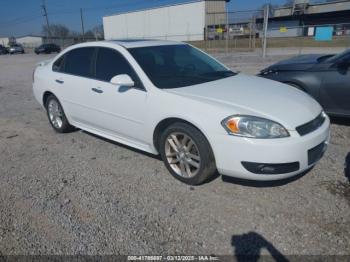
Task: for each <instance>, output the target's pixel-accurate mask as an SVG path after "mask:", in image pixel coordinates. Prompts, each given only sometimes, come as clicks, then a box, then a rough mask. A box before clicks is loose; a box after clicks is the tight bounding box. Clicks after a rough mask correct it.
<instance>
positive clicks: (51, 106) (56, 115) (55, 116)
mask: <svg viewBox="0 0 350 262" xmlns="http://www.w3.org/2000/svg"><path fill="white" fill-rule="evenodd" d="M45 108H46V112H47V117H48V119H49V122H50V124H51V126H52V128H53V129H54V130H55V131H56V132H58V133H68V132H71V131H73V130H74V129H75V128H74V127H73V126H72V125H71V124H69V122H68V120H67V117H66V115H65V113H64V111H63V107H62V105H61V103H60V102H59V101H58V99H57V98H56V97H55V96H54V95H50V96H49V97H48V98H47V99H46V103H45Z"/></svg>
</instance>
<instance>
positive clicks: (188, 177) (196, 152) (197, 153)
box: [159, 122, 216, 185]
mask: <svg viewBox="0 0 350 262" xmlns="http://www.w3.org/2000/svg"><path fill="white" fill-rule="evenodd" d="M159 151H160V154H161V157H162V159H163V162H164V164H165V166H166V167H167V169H168V170H169V172H170V173H171V175H172V176H174V177H175V178H176V179H178V180H180V181H181V182H183V183H185V184H188V185H199V184H202V183H203V182H205V181H207V180H208V179H209V178H210V177H212V176H213V175H214V174H215V171H216V165H215V158H214V154H213V152H212V149H211V147H210V145H209V142H208V140H207V139H206V138H205V136H204V135H203V134H202V133H201V132H200V131H199V130H198V129H197V128H195V127H193V126H192V125H189V124H186V123H182V122H178V123H174V124H172V125H171V126H169V127H168V128H167V129H166V130H165V131H164V132H163V133H162V135H161V137H160V149H159Z"/></svg>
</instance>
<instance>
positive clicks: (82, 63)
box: [63, 47, 95, 77]
mask: <svg viewBox="0 0 350 262" xmlns="http://www.w3.org/2000/svg"><path fill="white" fill-rule="evenodd" d="M94 51H95V48H93V47H84V48H77V49H74V50H72V51H69V52H68V53H67V54H66V55H65V56H66V57H65V61H64V70H63V71H64V72H65V73H68V74H72V75H77V76H85V77H92V62H93V56H94Z"/></svg>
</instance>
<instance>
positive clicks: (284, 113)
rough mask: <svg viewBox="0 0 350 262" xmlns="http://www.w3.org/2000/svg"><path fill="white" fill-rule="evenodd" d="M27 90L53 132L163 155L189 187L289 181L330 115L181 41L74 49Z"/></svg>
mask: <svg viewBox="0 0 350 262" xmlns="http://www.w3.org/2000/svg"><path fill="white" fill-rule="evenodd" d="M33 90H34V95H35V97H36V100H37V101H38V102H39V103H40V104H41V105H42V106H43V108H45V109H46V112H47V116H48V119H49V122H50V124H51V125H52V127H53V129H54V130H56V131H57V132H59V133H64V132H69V131H71V130H72V129H73V126H74V127H78V128H80V129H83V130H86V131H88V132H91V133H94V134H97V135H99V136H102V137H105V138H108V139H111V140H114V141H117V142H119V143H122V144H125V145H128V146H131V147H134V148H137V149H140V150H143V151H146V152H149V153H152V154H160V155H161V157H162V159H163V161H164V163H165V166H166V167H167V169H168V170H169V171H170V173H171V174H172V175H173V176H174V177H175V178H177V179H179V180H180V181H182V182H184V183H187V184H200V183H203V182H204V181H206V180H207V179H208V178H209V177H211V176H213V174H214V173H215V171H216V170H218V172H219V173H220V174H224V175H227V176H233V177H239V178H244V179H253V180H276V179H283V178H287V177H291V176H294V175H296V174H299V173H301V172H304V171H305V170H308V169H309V168H310V167H312V166H314V165H315V164H316V163H317V161H318V160H319V159H320V158H321V157H322V155H323V153H324V151H325V150H326V147H327V143H328V141H329V118H328V117H327V115H326V114H325V113H324V112H323V110H322V108H321V106H320V105H319V104H318V103H317V102H316V101H315V100H314V99H313V98H311V97H310V96H309V95H306V94H305V93H303V92H300V91H299V90H296V89H295V88H292V87H290V86H288V85H284V84H281V83H278V82H276V81H271V80H267V79H264V78H259V77H255V76H245V75H243V74H238V73H235V72H233V71H231V70H230V69H228V68H227V67H226V66H224V65H223V64H221V63H219V62H218V61H216V60H215V59H214V58H212V57H210V56H209V55H207V54H205V53H204V52H202V51H200V50H199V49H197V48H195V47H192V46H191V45H188V44H184V43H180V42H172V41H141V40H139V41H137V40H135V41H131V40H129V41H106V42H91V43H83V44H78V45H75V46H72V47H70V48H68V49H66V50H65V51H64V52H63V53H62V54H60V55H58V56H56V57H55V58H54V59H53V60H51V61H46V62H42V63H40V64H39V66H38V67H37V68H36V69H35V71H34V83H33Z"/></svg>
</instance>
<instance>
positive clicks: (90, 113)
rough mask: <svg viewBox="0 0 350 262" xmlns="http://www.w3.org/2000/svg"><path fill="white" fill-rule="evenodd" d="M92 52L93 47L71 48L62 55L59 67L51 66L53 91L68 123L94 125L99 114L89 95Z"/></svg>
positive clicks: (93, 53) (93, 51) (93, 50)
mask: <svg viewBox="0 0 350 262" xmlns="http://www.w3.org/2000/svg"><path fill="white" fill-rule="evenodd" d="M95 51H96V48H95V47H82V48H76V49H73V50H71V51H69V52H68V53H66V54H65V55H64V56H63V57H62V59H63V60H62V62H61V63H62V65H60V68H55V64H56V63H55V64H54V66H53V71H54V79H53V81H54V85H55V94H57V96H58V98H59V100H60V102H61V104H62V106H63V108H64V110H65V113H66V115H67V116H68V118H69V121H70V122H71V123H72V124H77V123H78V125H84V126H92V127H96V126H97V125H96V120H95V119H96V118H98V117H99V115H98V113H97V111H96V110H95V108H94V96H92V94H91V81H92V77H93V61H94V56H95ZM57 62H58V60H57Z"/></svg>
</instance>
